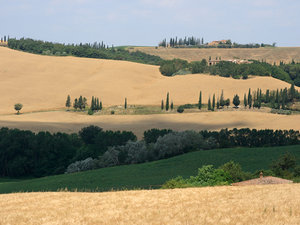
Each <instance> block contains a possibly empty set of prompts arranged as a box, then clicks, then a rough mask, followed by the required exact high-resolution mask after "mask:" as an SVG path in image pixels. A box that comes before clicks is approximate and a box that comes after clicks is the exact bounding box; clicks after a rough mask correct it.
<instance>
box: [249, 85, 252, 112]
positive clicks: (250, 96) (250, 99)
mask: <svg viewBox="0 0 300 225" xmlns="http://www.w3.org/2000/svg"><path fill="white" fill-rule="evenodd" d="M248 105H249V109H250V108H251V107H252V95H251V88H249V92H248Z"/></svg>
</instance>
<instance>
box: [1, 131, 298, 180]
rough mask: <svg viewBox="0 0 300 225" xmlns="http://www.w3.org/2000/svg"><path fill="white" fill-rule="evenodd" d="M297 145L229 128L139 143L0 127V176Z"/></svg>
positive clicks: (282, 136) (285, 137) (287, 137)
mask: <svg viewBox="0 0 300 225" xmlns="http://www.w3.org/2000/svg"><path fill="white" fill-rule="evenodd" d="M296 144H300V134H299V132H298V131H293V130H289V131H282V130H276V131H274V130H255V129H253V130H250V129H240V130H238V129H233V130H227V129H225V130H221V131H214V132H211V131H206V130H204V131H200V132H196V131H184V132H176V131H172V130H166V129H164V130H159V129H151V130H148V131H145V132H144V138H143V140H142V141H137V138H136V136H135V135H134V134H133V133H132V132H128V131H122V132H121V131H103V130H102V128H100V127H96V126H89V127H85V128H83V129H81V130H80V131H79V132H78V133H77V134H76V133H73V134H66V133H61V132H59V133H54V134H51V133H49V132H38V133H33V132H31V131H22V130H18V129H8V128H1V129H0V176H1V177H42V176H48V175H55V174H62V173H64V172H65V171H67V172H76V171H81V170H87V169H93V168H102V167H108V166H116V165H123V164H132V163H142V162H148V161H154V160H159V159H165V158H169V157H172V156H175V155H180V154H184V153H186V152H191V151H196V150H208V149H215V148H227V147H237V146H240V147H242V146H245V147H265V146H283V145H296Z"/></svg>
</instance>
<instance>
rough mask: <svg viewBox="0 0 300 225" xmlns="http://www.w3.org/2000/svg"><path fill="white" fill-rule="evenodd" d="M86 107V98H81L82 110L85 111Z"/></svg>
mask: <svg viewBox="0 0 300 225" xmlns="http://www.w3.org/2000/svg"><path fill="white" fill-rule="evenodd" d="M86 106H87V99H86V97H83V99H82V108H83V109H85V107H86Z"/></svg>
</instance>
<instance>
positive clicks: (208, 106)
mask: <svg viewBox="0 0 300 225" xmlns="http://www.w3.org/2000/svg"><path fill="white" fill-rule="evenodd" d="M207 109H208V110H211V101H210V97H209V98H208V103H207Z"/></svg>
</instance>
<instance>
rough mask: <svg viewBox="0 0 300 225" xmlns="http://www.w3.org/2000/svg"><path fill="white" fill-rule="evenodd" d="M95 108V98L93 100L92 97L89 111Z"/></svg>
mask: <svg viewBox="0 0 300 225" xmlns="http://www.w3.org/2000/svg"><path fill="white" fill-rule="evenodd" d="M95 109H96V108H95V98H94V96H92V102H91V110H93V111H94V110H95Z"/></svg>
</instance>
